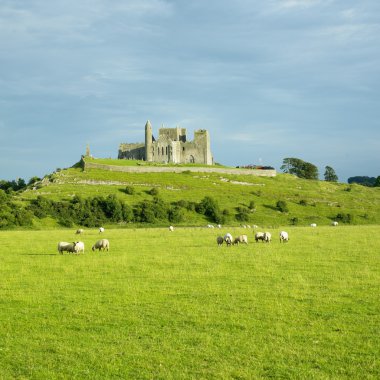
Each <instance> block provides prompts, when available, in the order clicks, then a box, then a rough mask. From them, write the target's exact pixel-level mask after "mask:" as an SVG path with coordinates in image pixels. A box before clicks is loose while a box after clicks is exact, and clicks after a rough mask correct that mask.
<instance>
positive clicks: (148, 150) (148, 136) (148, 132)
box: [145, 120, 153, 162]
mask: <svg viewBox="0 0 380 380" xmlns="http://www.w3.org/2000/svg"><path fill="white" fill-rule="evenodd" d="M152 141H153V134H152V125H151V124H150V121H149V120H148V121H147V122H146V124H145V161H147V162H152V161H153V157H152Z"/></svg>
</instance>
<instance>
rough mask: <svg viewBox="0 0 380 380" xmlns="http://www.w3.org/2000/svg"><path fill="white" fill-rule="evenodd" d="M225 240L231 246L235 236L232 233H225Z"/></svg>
mask: <svg viewBox="0 0 380 380" xmlns="http://www.w3.org/2000/svg"><path fill="white" fill-rule="evenodd" d="M224 241H225V242H226V244H227V246H228V247H229V246H230V245H231V244H232V242H233V237H232V235H231V234H230V233H226V234H225V235H224Z"/></svg>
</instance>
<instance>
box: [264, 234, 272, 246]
mask: <svg viewBox="0 0 380 380" xmlns="http://www.w3.org/2000/svg"><path fill="white" fill-rule="evenodd" d="M264 241H265V243H270V242H271V241H272V235H271V233H270V232H264Z"/></svg>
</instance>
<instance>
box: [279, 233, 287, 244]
mask: <svg viewBox="0 0 380 380" xmlns="http://www.w3.org/2000/svg"><path fill="white" fill-rule="evenodd" d="M287 241H289V234H288V233H287V232H286V231H281V232H280V243H282V242H283V243H285V242H287Z"/></svg>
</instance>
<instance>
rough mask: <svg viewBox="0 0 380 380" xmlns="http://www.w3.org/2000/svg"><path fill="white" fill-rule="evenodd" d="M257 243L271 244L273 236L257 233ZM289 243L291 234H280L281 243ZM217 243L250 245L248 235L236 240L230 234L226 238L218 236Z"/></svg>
mask: <svg viewBox="0 0 380 380" xmlns="http://www.w3.org/2000/svg"><path fill="white" fill-rule="evenodd" d="M255 241H256V243H257V242H259V241H262V242H265V243H270V242H271V241H272V234H271V233H270V232H256V233H255ZM288 241H289V234H288V233H287V232H286V231H281V232H280V243H285V242H288ZM216 243H217V244H218V246H221V245H223V243H226V245H227V246H231V245H238V244H248V236H247V235H239V236H237V237H235V238H233V237H232V235H231V234H230V233H226V234H225V235H224V236H218V237H217V238H216Z"/></svg>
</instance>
